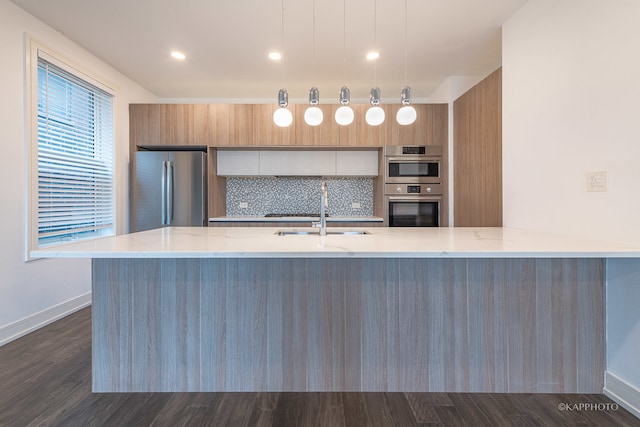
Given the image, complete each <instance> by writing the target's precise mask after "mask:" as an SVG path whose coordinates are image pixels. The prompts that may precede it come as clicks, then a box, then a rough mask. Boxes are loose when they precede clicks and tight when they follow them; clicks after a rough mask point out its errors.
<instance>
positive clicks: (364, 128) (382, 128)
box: [338, 104, 390, 147]
mask: <svg viewBox="0 0 640 427" xmlns="http://www.w3.org/2000/svg"><path fill="white" fill-rule="evenodd" d="M369 107H370V105H369V104H351V108H353V112H354V114H355V118H354V120H353V123H351V124H350V125H348V126H340V125H338V126H340V145H342V146H349V147H354V146H358V147H382V146H384V145H387V138H388V135H389V110H390V106H389V105H381V107H382V108H383V109H384V110H385V120H384V122H383V123H382V124H381V125H378V126H371V125H369V124H367V121H366V118H365V117H366V114H367V110H368V109H369Z"/></svg>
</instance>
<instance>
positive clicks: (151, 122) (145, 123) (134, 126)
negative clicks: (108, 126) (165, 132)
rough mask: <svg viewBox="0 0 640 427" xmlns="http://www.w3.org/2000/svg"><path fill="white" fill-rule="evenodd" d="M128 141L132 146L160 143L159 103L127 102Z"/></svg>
mask: <svg viewBox="0 0 640 427" xmlns="http://www.w3.org/2000/svg"><path fill="white" fill-rule="evenodd" d="M129 141H130V145H131V146H132V147H135V146H136V145H160V105H159V104H129ZM134 151H135V150H134Z"/></svg>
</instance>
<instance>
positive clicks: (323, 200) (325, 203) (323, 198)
mask: <svg viewBox="0 0 640 427" xmlns="http://www.w3.org/2000/svg"><path fill="white" fill-rule="evenodd" d="M320 191H321V193H320V221H318V222H317V223H314V224H313V226H314V227H319V228H320V235H321V236H326V235H327V217H326V215H325V213H326V209H327V208H328V207H329V192H328V190H327V183H326V182H325V181H322V183H321V184H320Z"/></svg>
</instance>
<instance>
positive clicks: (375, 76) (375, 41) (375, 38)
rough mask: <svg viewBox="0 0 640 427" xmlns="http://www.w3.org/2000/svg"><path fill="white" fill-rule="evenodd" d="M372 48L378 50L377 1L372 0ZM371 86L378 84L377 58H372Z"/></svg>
mask: <svg viewBox="0 0 640 427" xmlns="http://www.w3.org/2000/svg"><path fill="white" fill-rule="evenodd" d="M373 48H374V49H375V51H376V52H378V1H377V0H373ZM373 86H378V59H377V58H376V59H374V60H373Z"/></svg>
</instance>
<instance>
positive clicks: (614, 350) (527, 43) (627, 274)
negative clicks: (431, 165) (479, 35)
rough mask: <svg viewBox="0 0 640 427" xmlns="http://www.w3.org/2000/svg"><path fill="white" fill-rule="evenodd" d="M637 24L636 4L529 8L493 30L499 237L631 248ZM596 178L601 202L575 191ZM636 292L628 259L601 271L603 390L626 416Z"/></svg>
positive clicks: (636, 184)
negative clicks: (498, 94)
mask: <svg viewBox="0 0 640 427" xmlns="http://www.w3.org/2000/svg"><path fill="white" fill-rule="evenodd" d="M638 17H640V2H639V1H637V0H611V1H602V0H529V2H528V3H527V4H526V5H525V6H524V7H523V8H522V9H520V10H519V11H518V13H517V14H516V15H514V16H513V17H512V18H511V19H510V20H509V21H508V22H507V23H506V24H505V25H504V26H503V34H502V49H503V61H502V81H503V91H502V92H503V128H502V130H503V135H502V136H503V164H504V166H503V183H504V184H503V185H504V224H505V226H508V227H522V228H528V229H533V230H543V231H550V232H556V233H563V234H571V235H576V236H581V237H587V238H593V239H598V240H611V241H618V242H622V243H628V244H631V245H634V246H636V247H637V246H638V244H640V222H639V221H638V218H639V217H640V126H639V123H640V107H639V105H640V102H639V101H640V55H639V54H638V46H639V45H638V43H639V41H640V25H638V22H639V21H638ZM596 170H608V172H609V179H610V182H609V187H610V189H609V192H607V193H587V192H586V191H585V173H586V172H588V171H596ZM639 287H640V262H639V261H638V260H626V261H625V260H609V262H608V264H607V372H606V382H605V391H606V392H607V394H609V395H610V396H612V397H614V398H616V400H617V401H618V402H619V403H622V404H626V405H627V407H628V408H630V409H632V410H633V411H634V413H635V414H636V415H639V414H640V368H639V365H638V355H639V354H640V314H639V308H638V307H640V288H639ZM639 416H640V415H639Z"/></svg>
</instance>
